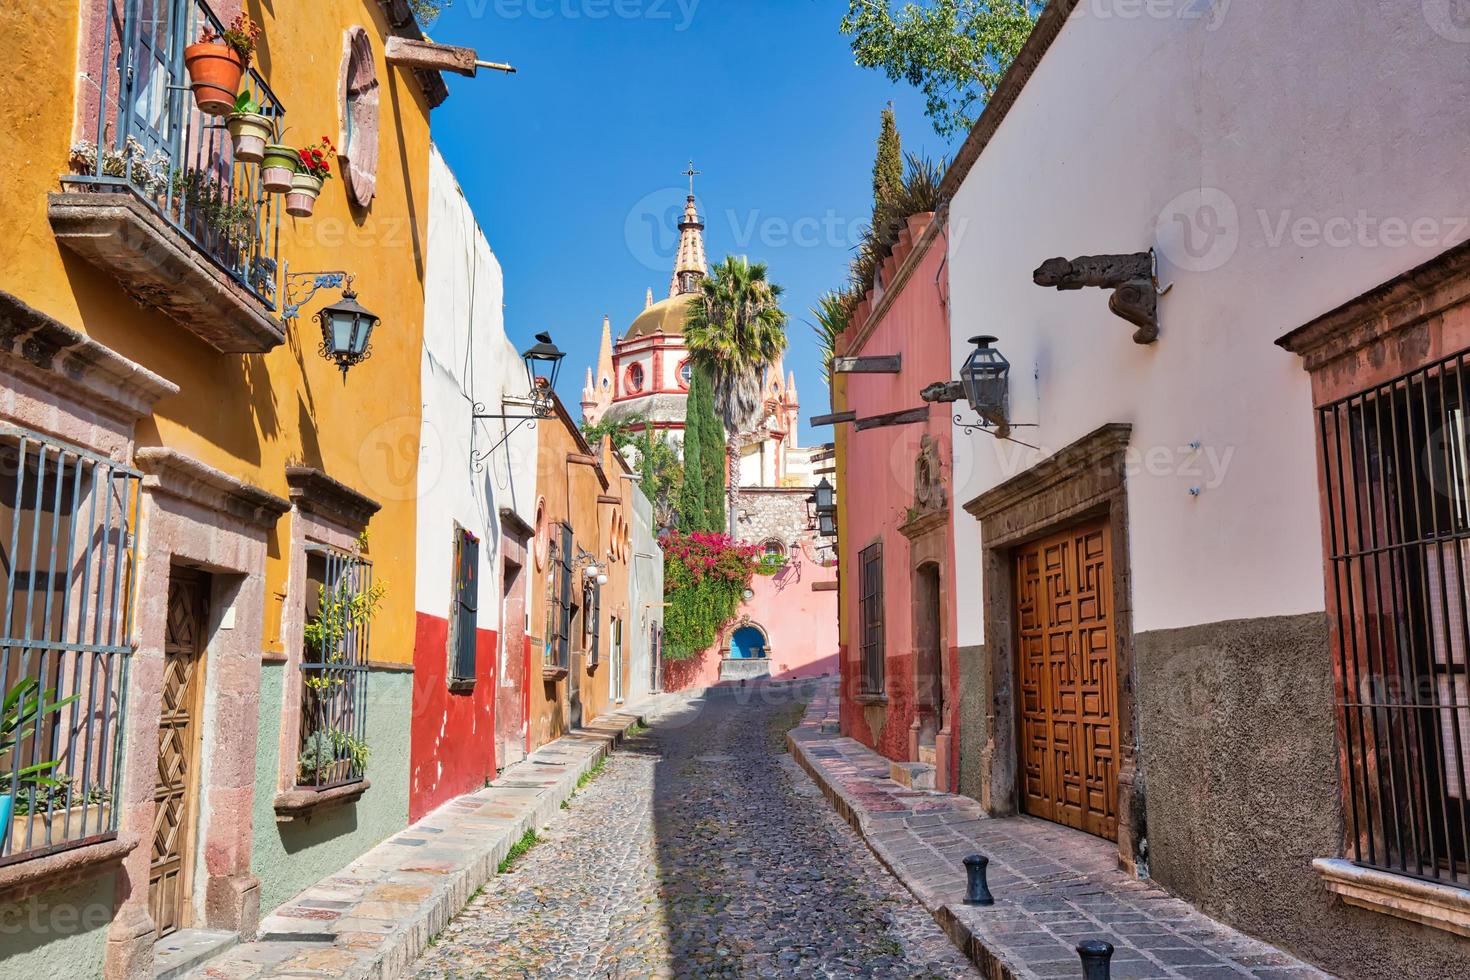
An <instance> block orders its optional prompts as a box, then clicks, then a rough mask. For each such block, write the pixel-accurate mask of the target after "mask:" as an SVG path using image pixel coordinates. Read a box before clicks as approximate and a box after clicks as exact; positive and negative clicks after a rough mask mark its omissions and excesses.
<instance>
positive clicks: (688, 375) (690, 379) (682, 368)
mask: <svg viewBox="0 0 1470 980" xmlns="http://www.w3.org/2000/svg"><path fill="white" fill-rule="evenodd" d="M679 383H680V384H682V385H683V386H684V387H686V388H688V387H689V386H690V385H691V384H693V383H694V366H693V365H692V364H690V363H689V362H688V361H685V362H684V363H683V364H680V365H679Z"/></svg>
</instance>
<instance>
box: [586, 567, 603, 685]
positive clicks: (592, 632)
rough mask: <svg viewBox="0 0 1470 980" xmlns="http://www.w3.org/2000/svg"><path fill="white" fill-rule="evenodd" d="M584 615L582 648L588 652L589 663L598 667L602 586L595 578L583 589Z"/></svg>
mask: <svg viewBox="0 0 1470 980" xmlns="http://www.w3.org/2000/svg"><path fill="white" fill-rule="evenodd" d="M582 613H583V620H582V648H583V649H584V650H586V651H587V662H588V663H589V664H592V665H594V666H596V665H597V664H598V663H600V662H601V650H602V586H600V585H598V584H597V580H596V579H595V578H589V579H587V581H586V584H585V585H584V586H583V587H582Z"/></svg>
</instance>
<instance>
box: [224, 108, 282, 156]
mask: <svg viewBox="0 0 1470 980" xmlns="http://www.w3.org/2000/svg"><path fill="white" fill-rule="evenodd" d="M225 128H226V129H228V130H229V131H230V139H231V140H232V142H233V145H234V151H235V162H236V163H259V162H260V161H261V160H262V159H263V158H264V157H265V147H266V144H267V143H268V142H270V140H271V138H272V137H273V136H274V135H275V126H274V125H273V124H272V123H271V120H270V117H269V116H265V115H261V112H260V103H259V102H257V101H255V96H253V95H251V94H250V93H249V92H241V93H240V94H239V96H238V97H237V98H236V99H235V111H234V112H232V113H230V114H229V115H228V116H226V117H225Z"/></svg>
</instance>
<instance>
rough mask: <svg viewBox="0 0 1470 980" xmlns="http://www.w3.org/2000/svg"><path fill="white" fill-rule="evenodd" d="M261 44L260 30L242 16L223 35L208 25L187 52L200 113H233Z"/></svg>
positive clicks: (185, 59) (190, 84) (187, 48)
mask: <svg viewBox="0 0 1470 980" xmlns="http://www.w3.org/2000/svg"><path fill="white" fill-rule="evenodd" d="M259 42H260V26H259V25H258V24H256V23H255V21H253V20H251V19H250V16H249V15H248V14H243V13H242V14H240V15H239V16H237V17H236V18H235V19H234V20H233V21H231V22H230V26H229V27H227V28H225V29H224V30H223V31H218V32H217V31H215V29H214V27H213V26H212V25H209V24H206V25H205V27H204V29H203V30H202V31H200V32H199V40H198V41H197V42H195V43H194V44H191V45H189V46H188V47H186V48H185V49H184V68H185V69H186V70H187V71H188V72H189V87H190V88H191V89H192V90H193V92H194V104H195V105H197V106H198V107H199V111H200V112H203V113H205V114H207V115H211V116H224V115H228V114H229V113H230V112H232V111H233V110H234V106H235V99H236V97H237V96H238V94H239V92H240V79H242V78H244V77H245V70H246V69H247V68H249V67H250V60H251V59H252V58H253V57H255V46H256V45H257V44H258V43H259Z"/></svg>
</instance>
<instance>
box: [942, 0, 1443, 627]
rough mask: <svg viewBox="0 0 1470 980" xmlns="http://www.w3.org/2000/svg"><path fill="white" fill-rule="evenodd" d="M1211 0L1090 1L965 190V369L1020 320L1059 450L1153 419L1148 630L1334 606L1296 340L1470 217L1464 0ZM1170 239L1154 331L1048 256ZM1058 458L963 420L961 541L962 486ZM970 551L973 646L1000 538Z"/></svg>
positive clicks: (1009, 343) (1135, 509)
mask: <svg viewBox="0 0 1470 980" xmlns="http://www.w3.org/2000/svg"><path fill="white" fill-rule="evenodd" d="M1208 6H1209V5H1206V4H1195V3H1184V2H1179V3H1173V4H1169V3H1162V4H1145V3H1130V4H1126V5H1125V4H1120V3H1116V2H1114V3H1105V2H1095V0H1084V3H1083V4H1082V5H1081V6H1080V7H1079V9H1078V11H1077V12H1074V13H1073V15H1072V17H1071V18H1070V20H1069V21H1068V23H1067V24H1066V25H1065V26H1064V27H1063V28H1062V31H1061V34H1060V35H1059V36H1058V38H1057V39H1056V41H1055V42H1054V43H1053V45H1052V47H1051V49H1050V51H1049V52H1048V53H1047V54H1046V56H1045V58H1044V59H1043V60H1042V62H1041V64H1040V65H1039V67H1038V68H1037V70H1036V72H1035V73H1034V75H1033V76H1032V78H1031V79H1030V81H1029V83H1028V84H1027V86H1026V88H1025V90H1024V91H1023V92H1022V94H1021V96H1020V98H1019V100H1018V102H1017V104H1016V105H1015V106H1014V107H1013V108H1012V110H1011V112H1010V114H1009V115H1008V116H1007V118H1006V119H1005V120H1004V122H1003V123H1002V124H1001V126H1000V129H999V130H998V132H997V133H996V134H995V136H994V138H993V139H992V141H991V143H990V144H989V146H988V147H987V148H986V149H985V150H984V152H983V153H982V154H981V156H980V158H979V161H978V163H976V165H975V166H974V168H973V170H972V171H971V172H970V174H969V175H968V177H967V179H966V180H965V181H964V183H963V186H962V187H961V188H960V190H959V191H958V193H957V194H956V197H955V199H954V201H953V204H952V211H951V230H950V264H949V275H950V279H951V297H952V303H951V309H950V316H951V337H952V351H951V353H952V359H953V363H954V365H955V366H956V369H957V368H958V365H959V364H960V363H961V362H962V360H963V359H964V358H965V357H966V356H967V354H968V352H969V350H970V349H971V347H970V345H969V344H968V343H967V342H966V340H967V338H969V337H970V336H972V335H974V334H979V333H993V334H996V335H998V336H999V337H1000V342H999V344H998V346H999V348H1000V349H1001V350H1002V351H1003V352H1004V353H1005V355H1006V356H1007V357H1008V358H1009V360H1010V361H1011V364H1012V370H1011V380H1012V389H1011V400H1012V410H1011V416H1012V418H1013V419H1014V420H1015V421H1017V422H1022V423H1031V422H1034V423H1039V428H1034V429H1031V428H1022V429H1017V430H1016V431H1015V435H1016V437H1017V438H1019V439H1023V440H1025V441H1027V442H1031V443H1035V444H1036V445H1038V446H1041V447H1044V449H1045V450H1046V451H1047V452H1051V451H1055V450H1057V449H1060V448H1062V447H1064V446H1065V445H1067V444H1068V443H1070V442H1072V441H1073V440H1075V439H1077V438H1079V437H1080V436H1083V435H1085V434H1086V433H1088V432H1090V431H1091V430H1093V429H1094V428H1096V427H1097V426H1099V425H1102V424H1104V423H1108V422H1130V423H1132V424H1133V426H1134V429H1133V447H1134V449H1135V454H1134V455H1135V458H1134V459H1133V466H1132V467H1131V468H1130V472H1129V475H1128V508H1129V520H1130V532H1131V552H1130V558H1131V563H1132V573H1133V620H1134V628H1135V629H1136V630H1138V631H1146V630H1153V629H1160V628H1167V627H1176V626H1183V625H1189V624H1196V623H1208V622H1216V621H1222V620H1229V619H1235V618H1247V617H1259V616H1267V615H1280V614H1292V613H1302V612H1310V611H1315V610H1320V609H1322V608H1323V606H1324V591H1323V578H1322V553H1321V538H1320V531H1319V517H1318V504H1317V483H1316V465H1315V455H1314V451H1315V450H1314V429H1313V425H1314V419H1313V415H1312V411H1311V402H1310V394H1309V385H1308V377H1307V374H1306V372H1305V371H1304V370H1303V369H1302V366H1301V363H1300V361H1299V359H1298V358H1297V357H1295V356H1294V355H1291V354H1288V353H1286V352H1285V351H1282V350H1281V349H1279V348H1277V347H1276V346H1275V345H1274V343H1273V341H1274V340H1275V339H1276V338H1277V337H1279V336H1281V335H1282V334H1283V333H1285V332H1287V331H1288V330H1290V329H1292V328H1294V327H1296V326H1299V325H1300V324H1302V323H1304V322H1306V321H1307V320H1310V319H1312V318H1313V317H1315V316H1317V315H1319V314H1321V313H1323V312H1326V311H1327V310H1329V309H1331V308H1333V307H1335V306H1337V305H1339V304H1341V303H1343V302H1344V301H1346V300H1348V299H1351V298H1353V297H1354V296H1356V295H1358V294H1360V293H1362V292H1364V291H1365V290H1367V289H1369V288H1371V287H1373V286H1375V285H1377V284H1379V283H1381V282H1383V281H1384V280H1387V279H1390V278H1392V277H1393V276H1395V275H1397V274H1399V273H1401V272H1403V271H1405V270H1407V269H1410V268H1412V267H1414V266H1416V265H1418V264H1420V263H1422V262H1424V261H1426V260H1427V259H1429V258H1431V257H1432V256H1434V255H1436V254H1438V253H1439V252H1441V251H1443V250H1444V249H1446V248H1447V247H1449V246H1450V245H1453V244H1456V243H1457V242H1459V241H1461V240H1463V239H1464V238H1466V237H1467V235H1466V231H1467V228H1466V216H1467V215H1470V184H1467V182H1466V181H1465V180H1464V179H1463V173H1464V161H1465V153H1466V147H1467V146H1470V98H1467V96H1470V30H1466V31H1463V32H1460V34H1459V35H1458V37H1457V39H1456V40H1451V39H1449V38H1447V37H1446V36H1444V35H1445V34H1449V35H1454V34H1455V32H1454V31H1451V30H1449V29H1448V28H1444V29H1443V30H1444V34H1441V33H1439V32H1436V30H1435V29H1434V27H1433V26H1432V25H1431V20H1432V19H1434V15H1435V11H1436V10H1437V7H1438V6H1443V5H1442V4H1439V5H1437V4H1436V3H1434V2H1429V3H1424V4H1421V3H1419V2H1403V3H1379V2H1369V0H1345V2H1341V3H1332V4H1314V3H1291V4H1283V3H1276V2H1268V0H1233V2H1229V0H1224V2H1219V3H1216V4H1215V5H1214V8H1215V12H1214V15H1213V17H1211V16H1204V17H1199V16H1192V15H1190V14H1191V11H1192V10H1194V9H1195V8H1207V7H1208ZM1125 10H1126V11H1128V12H1129V13H1127V14H1125V13H1124V11H1125ZM1109 14H1111V16H1107V15H1109ZM1360 216H1361V218H1360ZM1283 229H1284V234H1283V233H1282V230H1283ZM1314 229H1316V230H1317V231H1318V233H1314ZM1186 232H1187V233H1189V235H1190V236H1191V237H1190V239H1189V240H1188V241H1186V239H1185V237H1184V235H1185V233H1186ZM1151 246H1152V247H1156V248H1157V249H1158V251H1159V258H1160V280H1161V282H1162V283H1164V284H1171V283H1172V285H1173V288H1172V290H1171V291H1170V292H1169V293H1168V294H1167V295H1166V296H1164V297H1163V298H1162V299H1161V300H1160V319H1161V323H1162V336H1161V337H1160V339H1159V341H1158V343H1157V344H1155V345H1153V346H1151V347H1141V346H1138V345H1136V344H1134V343H1133V341H1132V339H1131V334H1132V330H1133V328H1132V327H1131V326H1130V325H1128V324H1126V323H1124V322H1123V321H1122V320H1120V319H1118V318H1117V317H1114V316H1113V315H1112V314H1110V313H1109V312H1108V308H1107V301H1108V293H1107V291H1105V290H1100V289H1084V290H1081V291H1077V292H1068V293H1061V292H1058V291H1056V290H1054V289H1043V288H1041V287H1039V286H1036V285H1034V284H1033V283H1032V281H1031V276H1032V271H1033V270H1034V269H1035V268H1036V267H1037V266H1038V265H1040V264H1041V262H1043V261H1044V260H1045V259H1047V258H1050V257H1053V256H1064V257H1067V258H1074V257H1076V256H1079V255H1088V254H1099V253H1125V252H1134V251H1142V250H1146V249H1148V248H1149V247H1151ZM936 380H938V379H936ZM915 395H916V396H917V392H916V393H915ZM1195 441H1198V442H1199V443H1200V444H1201V448H1200V449H1199V450H1198V451H1191V450H1190V449H1189V448H1188V447H1189V445H1190V443H1191V442H1195ZM1036 458H1038V457H1037V456H1036V454H1033V453H1030V452H1029V451H1028V450H1025V449H1024V448H1022V447H1019V446H1016V445H1014V444H1010V443H997V442H996V441H995V440H993V439H991V438H990V437H989V436H986V435H978V434H977V435H973V436H966V435H963V434H960V433H957V435H956V439H955V490H954V493H953V494H952V499H953V501H954V506H955V507H956V510H957V512H956V514H955V518H956V519H955V523H954V526H955V528H956V535H957V538H956V544H955V550H956V553H957V554H958V555H961V556H965V555H969V556H975V555H978V554H979V545H980V531H979V525H978V524H977V523H976V522H975V521H974V520H973V519H971V518H970V517H969V515H967V514H965V513H964V511H963V510H962V509H960V508H961V507H962V506H963V504H964V503H965V502H966V501H969V500H970V499H972V498H973V497H975V496H976V495H977V494H979V493H981V492H982V491H984V490H986V489H989V488H990V487H992V486H994V485H996V484H997V483H998V482H1001V481H1002V480H1004V479H1005V478H1007V477H1009V476H1011V475H1014V474H1015V473H1016V472H1017V471H1018V470H1019V469H1021V468H1024V467H1025V466H1027V465H1030V464H1031V463H1032V462H1033V461H1034V460H1035V459H1036ZM1191 487H1199V488H1200V494H1199V495H1198V496H1197V497H1195V496H1191V495H1190V493H1189V490H1190V488H1191ZM958 566H959V567H958V572H957V577H956V578H957V581H956V587H957V590H958V594H959V595H961V596H965V597H966V601H965V602H963V603H962V604H961V606H960V623H959V634H960V635H959V642H960V643H961V644H966V645H968V644H975V643H979V642H982V641H983V639H984V637H983V627H982V623H981V618H980V617H981V609H982V604H981V603H980V602H978V601H970V597H978V596H979V594H980V591H981V570H980V563H979V562H978V560H974V559H973V558H972V559H971V560H965V559H963V558H962V559H961V561H960V562H959V563H958Z"/></svg>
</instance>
